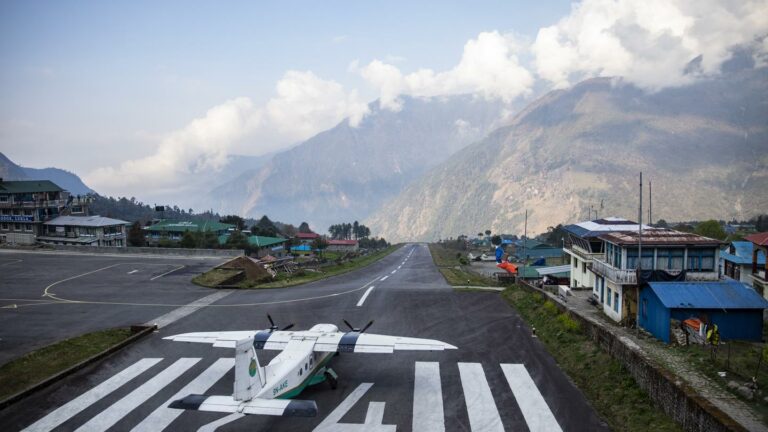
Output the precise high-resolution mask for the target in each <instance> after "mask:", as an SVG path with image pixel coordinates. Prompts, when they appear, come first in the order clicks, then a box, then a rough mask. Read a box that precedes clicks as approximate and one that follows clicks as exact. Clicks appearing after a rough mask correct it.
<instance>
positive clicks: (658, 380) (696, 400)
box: [521, 284, 746, 432]
mask: <svg viewBox="0 0 768 432" xmlns="http://www.w3.org/2000/svg"><path fill="white" fill-rule="evenodd" d="M521 285H522V284H521ZM523 286H525V287H526V288H527V289H528V290H530V291H534V292H536V293H538V294H539V295H541V296H542V297H545V298H547V299H549V297H547V296H546V294H544V293H543V292H542V291H540V290H539V289H537V288H535V287H533V286H531V285H528V284H525V285H523ZM553 303H555V305H557V307H558V308H559V309H560V310H561V311H562V312H565V313H567V314H568V315H569V316H570V317H571V318H573V319H574V320H576V321H577V322H578V323H579V324H580V326H581V329H582V330H583V331H584V332H585V334H587V335H588V336H589V337H590V338H591V339H592V340H593V341H594V342H595V343H597V344H598V345H599V346H600V347H601V348H602V349H603V350H605V351H606V352H607V353H608V354H609V355H610V356H611V357H613V358H615V359H616V360H618V361H619V363H621V364H622V366H623V367H624V368H626V369H627V371H629V373H630V375H632V377H633V378H634V379H635V382H637V384H638V385H639V386H640V388H642V389H643V390H644V391H645V392H647V393H648V396H650V398H651V400H653V402H654V403H655V404H656V406H657V407H659V408H661V409H662V410H663V411H664V412H665V413H667V415H669V416H670V417H671V418H672V419H674V420H675V421H676V422H678V423H679V424H680V425H681V426H682V428H683V429H684V430H686V431H697V432H699V431H744V430H746V429H744V428H743V427H742V426H741V425H740V424H739V423H737V422H735V421H734V420H733V419H732V418H731V417H730V416H728V415H727V414H726V413H724V412H723V411H721V410H720V409H719V408H717V407H716V406H714V405H712V404H711V403H710V402H709V401H708V400H706V399H704V398H702V397H701V396H699V395H698V394H697V393H696V392H695V391H694V390H693V389H691V388H690V387H689V386H687V385H686V384H685V383H683V382H681V381H680V380H678V379H677V378H676V377H675V376H674V375H672V374H671V373H670V372H669V371H667V370H665V369H664V368H662V367H660V366H659V365H657V364H655V362H653V361H651V360H650V359H648V358H647V357H646V356H645V355H644V353H643V352H642V350H641V349H640V347H639V346H637V345H636V344H635V343H634V342H633V341H632V340H630V339H628V338H626V337H622V336H619V335H616V334H614V333H612V332H611V331H609V330H608V329H606V328H605V327H603V326H601V325H599V324H596V323H594V322H592V321H590V320H588V319H586V318H585V317H583V316H582V315H579V314H578V313H575V312H574V311H572V310H570V309H568V308H567V307H566V306H564V305H562V304H560V303H559V302H553Z"/></svg>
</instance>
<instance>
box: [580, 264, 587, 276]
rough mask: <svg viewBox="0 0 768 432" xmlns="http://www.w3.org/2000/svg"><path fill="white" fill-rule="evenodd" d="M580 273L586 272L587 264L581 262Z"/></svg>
mask: <svg viewBox="0 0 768 432" xmlns="http://www.w3.org/2000/svg"><path fill="white" fill-rule="evenodd" d="M581 272H582V273H586V272H587V263H585V262H582V263H581Z"/></svg>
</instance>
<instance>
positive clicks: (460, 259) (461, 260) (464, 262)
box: [459, 257, 469, 265]
mask: <svg viewBox="0 0 768 432" xmlns="http://www.w3.org/2000/svg"><path fill="white" fill-rule="evenodd" d="M459 264H461V265H467V264H469V261H467V259H466V258H464V257H460V258H459Z"/></svg>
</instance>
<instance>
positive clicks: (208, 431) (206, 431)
mask: <svg viewBox="0 0 768 432" xmlns="http://www.w3.org/2000/svg"><path fill="white" fill-rule="evenodd" d="M243 417H245V414H243V413H232V414H230V415H228V416H226V417H222V418H220V419H218V420H216V421H212V422H210V423H208V424H207V425H203V426H201V427H200V429H198V430H197V432H215V431H216V429H218V428H219V427H221V426H224V425H225V424H229V423H232V422H233V421H235V420H237V419H241V418H243Z"/></svg>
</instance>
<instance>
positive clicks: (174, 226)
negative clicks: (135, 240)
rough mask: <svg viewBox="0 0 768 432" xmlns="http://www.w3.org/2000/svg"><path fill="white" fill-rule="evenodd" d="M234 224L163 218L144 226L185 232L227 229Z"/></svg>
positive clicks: (150, 228)
mask: <svg viewBox="0 0 768 432" xmlns="http://www.w3.org/2000/svg"><path fill="white" fill-rule="evenodd" d="M234 227H235V226H234V225H231V224H225V223H221V222H216V221H171V220H161V221H160V222H157V223H155V224H152V225H150V226H147V227H144V230H146V231H159V232H185V231H226V230H229V229H231V228H234Z"/></svg>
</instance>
